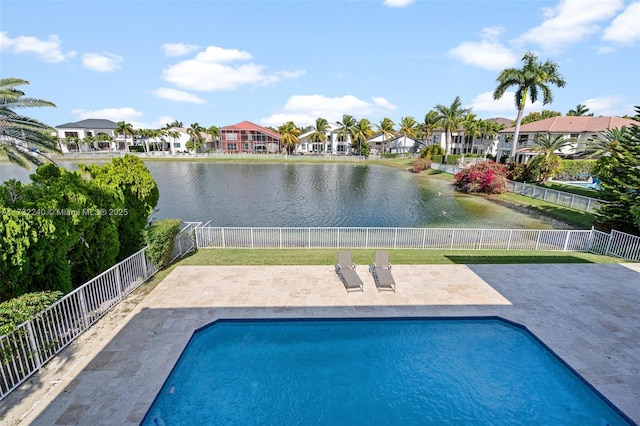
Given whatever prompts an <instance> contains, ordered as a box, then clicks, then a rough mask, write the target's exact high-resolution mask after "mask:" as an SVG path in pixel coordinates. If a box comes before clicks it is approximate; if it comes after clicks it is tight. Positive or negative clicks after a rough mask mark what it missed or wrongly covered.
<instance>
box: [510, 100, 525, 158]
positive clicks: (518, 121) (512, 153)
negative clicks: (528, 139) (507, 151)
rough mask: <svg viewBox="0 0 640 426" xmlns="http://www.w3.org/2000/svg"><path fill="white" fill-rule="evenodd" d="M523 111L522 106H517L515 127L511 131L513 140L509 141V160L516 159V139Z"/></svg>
mask: <svg viewBox="0 0 640 426" xmlns="http://www.w3.org/2000/svg"><path fill="white" fill-rule="evenodd" d="M523 113H524V107H520V108H518V116H517V117H516V128H515V130H514V131H513V140H512V141H511V161H516V150H517V148H518V139H519V138H520V122H521V121H522V114H523Z"/></svg>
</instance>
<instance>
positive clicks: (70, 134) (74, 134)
mask: <svg viewBox="0 0 640 426" xmlns="http://www.w3.org/2000/svg"><path fill="white" fill-rule="evenodd" d="M64 137H65V138H77V137H78V132H64Z"/></svg>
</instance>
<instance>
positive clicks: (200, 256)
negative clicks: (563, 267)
mask: <svg viewBox="0 0 640 426" xmlns="http://www.w3.org/2000/svg"><path fill="white" fill-rule="evenodd" d="M349 251H350V252H351V254H352V257H353V261H354V262H355V263H356V264H359V265H368V264H370V263H372V262H373V257H374V253H375V251H376V250H374V249H366V250H365V249H352V250H349ZM387 251H388V252H389V258H390V261H391V263H393V264H397V265H436V264H438V265H443V264H444V265H446V264H518V263H620V262H623V261H624V260H623V259H619V258H614V257H609V256H600V255H596V254H592V253H581V252H562V251H536V252H533V251H514V250H417V249H416V250H414V249H401V250H400V249H399V250H387ZM336 253H337V250H335V249H202V250H198V251H197V252H196V253H194V254H192V255H190V256H188V257H186V258H184V259H182V260H181V261H180V262H178V265H333V264H335V263H336V260H337V257H336Z"/></svg>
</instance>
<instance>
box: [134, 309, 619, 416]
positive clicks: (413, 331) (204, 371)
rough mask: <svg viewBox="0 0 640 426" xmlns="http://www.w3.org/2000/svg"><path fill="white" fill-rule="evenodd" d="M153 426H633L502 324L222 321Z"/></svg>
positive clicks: (170, 390) (195, 347)
mask: <svg viewBox="0 0 640 426" xmlns="http://www.w3.org/2000/svg"><path fill="white" fill-rule="evenodd" d="M142 424H143V425H196V424H201V425H218V424H237V425H264V424H273V425H302V424H305V425H307V424H325V425H336V424H352V425H353V424H357V425H360V424H366V425H377V424H379V425H403V426H404V425H424V424H453V425H458V424H469V425H478V424H487V425H514V424H526V425H532V424H537V425H573V424H575V425H590V424H591V425H597V426H601V425H607V424H608V425H625V424H629V422H627V421H626V420H625V418H624V417H623V416H622V415H619V414H618V413H617V412H616V410H614V409H613V408H612V407H610V406H609V405H608V404H607V403H606V402H605V401H604V400H603V399H602V398H601V397H600V396H599V395H598V394H597V393H596V392H595V391H594V390H593V389H592V388H591V387H590V386H588V385H587V384H586V383H585V382H583V381H582V380H581V379H580V378H579V377H578V376H577V375H576V374H575V373H574V372H572V371H571V370H569V369H568V368H567V367H566V366H565V365H564V364H563V363H562V362H560V361H559V360H558V359H557V358H556V357H555V356H554V355H553V354H552V353H551V352H550V351H548V350H547V349H546V348H545V347H544V346H543V345H542V344H541V343H540V342H539V341H538V340H537V339H535V338H534V337H533V336H532V335H531V334H529V333H528V332H527V331H526V330H525V329H523V328H521V327H518V326H514V325H512V324H510V323H507V322H505V321H502V320H500V319H449V320H444V319H375V320H370V319H369V320H295V321H290V320H289V321H288V320H278V321H219V322H216V323H214V324H213V325H211V326H209V327H206V328H204V329H202V330H200V331H198V332H196V333H195V334H194V336H193V338H192V339H191V341H190V343H189V345H188V346H187V348H186V349H185V351H184V352H183V354H182V356H181V357H180V359H179V361H178V363H177V364H176V366H175V367H174V369H173V371H172V373H171V374H170V376H169V378H168V379H167V380H166V382H165V384H164V386H163V388H162V389H161V390H160V392H159V394H158V396H157V397H156V400H155V401H154V403H153V405H152V406H151V408H150V409H149V411H148V412H147V415H146V416H145V418H144V420H143V422H142Z"/></svg>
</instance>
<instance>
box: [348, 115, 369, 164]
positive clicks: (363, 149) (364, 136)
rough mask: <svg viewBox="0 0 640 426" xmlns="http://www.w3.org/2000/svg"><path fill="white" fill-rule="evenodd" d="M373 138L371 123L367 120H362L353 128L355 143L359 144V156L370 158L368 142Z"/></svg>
mask: <svg viewBox="0 0 640 426" xmlns="http://www.w3.org/2000/svg"><path fill="white" fill-rule="evenodd" d="M371 136H373V129H372V128H371V122H370V121H369V120H367V119H366V118H363V119H361V120H360V121H358V122H357V123H356V125H355V126H353V141H354V142H358V155H364V156H365V157H368V156H369V144H368V143H367V141H368V140H369V139H371Z"/></svg>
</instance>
